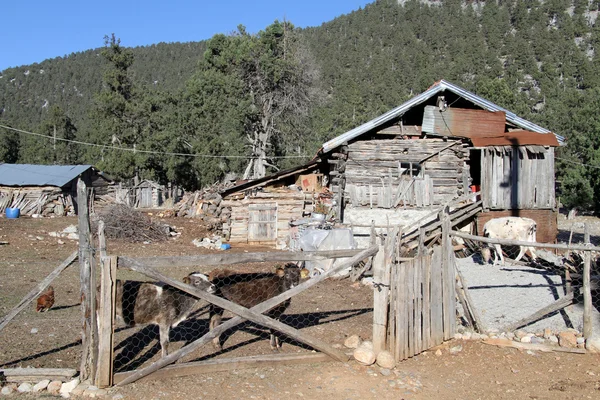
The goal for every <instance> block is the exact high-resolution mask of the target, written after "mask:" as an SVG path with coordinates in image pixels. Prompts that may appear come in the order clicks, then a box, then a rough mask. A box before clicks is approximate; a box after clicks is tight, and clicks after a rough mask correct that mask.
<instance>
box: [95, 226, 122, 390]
mask: <svg viewBox="0 0 600 400" xmlns="http://www.w3.org/2000/svg"><path fill="white" fill-rule="evenodd" d="M100 222H102V221H100ZM100 265H101V278H100V279H101V284H100V299H99V301H100V307H99V309H98V367H97V369H96V376H95V381H94V384H95V385H96V386H98V387H100V388H103V387H108V386H111V385H112V383H113V382H112V378H113V355H114V350H113V349H114V346H113V335H114V326H115V310H116V304H115V299H116V290H117V257H106V256H104V257H102V258H101V259H100Z"/></svg>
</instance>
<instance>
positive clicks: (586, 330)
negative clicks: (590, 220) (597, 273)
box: [583, 223, 593, 340]
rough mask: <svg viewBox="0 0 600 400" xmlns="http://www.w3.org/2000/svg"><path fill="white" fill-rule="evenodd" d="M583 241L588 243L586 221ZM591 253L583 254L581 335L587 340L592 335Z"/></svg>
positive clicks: (588, 232) (588, 234) (588, 230)
mask: <svg viewBox="0 0 600 400" xmlns="http://www.w3.org/2000/svg"><path fill="white" fill-rule="evenodd" d="M583 241H584V243H585V244H587V245H589V244H590V227H589V225H588V224H587V223H586V224H585V225H584V228H583ZM591 265H592V254H591V252H589V251H586V252H585V253H584V255H583V337H584V338H585V339H586V340H587V339H589V338H591V337H592V307H593V304H592V292H591V289H590V275H591Z"/></svg>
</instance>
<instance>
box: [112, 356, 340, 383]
mask: <svg viewBox="0 0 600 400" xmlns="http://www.w3.org/2000/svg"><path fill="white" fill-rule="evenodd" d="M346 354H347V355H348V356H349V357H351V356H352V352H349V353H346ZM330 361H335V360H334V359H333V358H331V357H329V356H328V355H327V354H324V353H300V354H298V353H289V354H285V353H280V354H267V355H260V356H248V357H235V358H226V359H217V360H207V361H197V362H188V363H183V364H174V365H169V366H167V367H165V368H163V369H161V370H158V371H156V372H155V373H153V374H152V379H165V378H175V377H181V376H187V375H198V374H208V373H212V372H222V371H232V370H238V369H244V368H262V367H275V366H279V365H294V364H312V363H319V362H330ZM134 373H135V371H127V372H119V373H116V374H115V384H117V385H118V384H120V383H121V382H123V381H124V380H125V379H127V378H129V377H130V376H131V375H133V374H134ZM147 379H148V377H146V378H145V379H142V380H141V382H144V381H146V380H147Z"/></svg>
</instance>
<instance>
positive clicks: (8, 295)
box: [0, 217, 600, 399]
mask: <svg viewBox="0 0 600 400" xmlns="http://www.w3.org/2000/svg"><path fill="white" fill-rule="evenodd" d="M585 218H586V219H587V218H589V217H585ZM164 221H165V222H167V223H169V224H170V225H172V226H175V227H177V229H178V231H180V232H182V235H181V236H180V237H179V238H177V239H172V240H168V241H166V242H162V243H151V244H131V243H126V242H122V241H116V240H112V241H110V240H109V242H108V252H109V254H115V255H129V256H159V255H190V254H203V253H209V252H212V251H210V250H206V249H198V248H196V247H194V246H193V245H192V244H191V241H192V239H194V238H202V237H205V236H207V232H206V231H205V229H204V228H203V227H202V226H200V225H199V224H198V223H197V222H196V221H192V220H189V219H179V218H170V219H165V220H164ZM560 222H561V220H559V223H560ZM562 222H563V223H565V224H566V223H567V222H566V221H564V218H563V219H562ZM581 222H583V217H582V220H581V221H576V222H573V221H569V223H570V224H571V225H573V224H574V230H575V232H579V231H580V233H582V232H583V225H582V224H581ZM591 222H594V223H595V224H596V226H600V224H598V223H597V220H594V221H591ZM76 223H77V221H76V219H75V218H56V219H31V218H20V219H17V220H7V219H5V218H0V241H6V242H9V244H7V245H0V315H5V314H6V313H7V312H8V311H9V310H10V309H11V308H12V307H14V306H15V305H16V304H17V303H18V302H19V301H20V299H21V298H22V297H23V296H24V295H25V294H26V293H27V292H28V291H29V290H31V288H32V287H34V286H35V284H36V283H37V282H39V281H40V279H41V278H43V277H44V276H46V275H47V274H48V273H50V272H51V271H52V270H53V269H54V268H55V267H56V266H57V265H58V264H59V263H60V262H61V261H62V260H64V259H65V258H66V257H67V256H68V255H69V254H70V253H71V252H72V251H74V250H76V249H77V242H76V241H71V240H68V239H61V241H62V242H64V243H63V244H59V239H57V238H53V237H50V236H49V235H48V232H51V231H60V230H62V229H64V228H65V227H66V226H68V225H70V224H76ZM578 223H579V225H577V224H578ZM571 225H569V228H570V226H571ZM567 229H568V228H567ZM592 234H593V235H599V234H600V229H598V232H594V231H592ZM267 250H268V249H265V248H262V249H261V248H256V247H242V246H233V248H232V249H231V250H229V251H231V252H238V251H240V252H241V251H267ZM273 267H274V266H273V265H270V264H269V265H265V264H247V265H243V266H240V267H239V268H240V269H241V270H242V271H244V272H254V271H269V270H272V269H273ZM192 270H193V269H185V268H165V269H161V271H163V272H165V273H166V274H167V275H169V276H173V277H176V278H177V279H181V278H182V277H183V276H185V275H186V274H187V273H189V272H191V271H192ZM119 277H122V278H127V279H140V280H143V277H141V276H132V275H131V273H123V274H122V275H119ZM78 282H79V272H78V267H77V265H74V266H72V267H70V268H68V269H67V270H66V271H65V272H64V273H63V274H62V275H61V277H59V278H58V279H57V280H56V281H55V282H54V286H55V290H56V304H55V306H54V307H53V308H52V309H51V310H50V311H48V312H46V313H41V314H37V313H35V311H34V309H33V305H32V306H30V307H28V308H27V309H26V310H25V311H24V312H23V313H22V314H21V315H19V316H18V317H17V318H16V319H15V320H13V321H12V322H11V323H10V324H9V325H8V326H7V327H6V328H5V329H4V330H3V331H1V332H0V368H2V367H7V366H10V367H15V366H23V367H25V366H35V367H53V368H57V367H70V368H77V366H78V356H79V352H80V346H79V344H78V340H79V326H80V316H79V304H78V303H79V301H78V298H79V287H78V286H79V285H78ZM226 317H227V314H226ZM206 318H207V316H206V314H201V313H200V314H198V315H197V316H196V318H195V319H194V320H192V321H191V322H189V323H185V324H183V326H182V327H181V328H178V329H175V330H174V331H173V332H172V335H171V347H170V350H173V349H176V348H179V347H180V346H182V345H183V344H185V343H186V342H188V341H190V340H193V339H194V338H197V337H199V336H201V335H202V334H203V332H204V331H205V329H206ZM282 321H283V322H285V323H287V324H290V325H292V326H294V327H296V328H299V329H302V331H305V332H307V333H310V334H312V335H314V336H317V337H319V338H321V339H323V340H326V341H327V342H328V343H330V344H336V345H339V344H342V343H343V341H344V339H345V338H346V337H347V336H348V335H352V334H359V335H361V336H362V337H363V338H367V339H368V338H370V336H371V321H372V289H370V288H368V287H365V286H360V285H352V284H351V282H349V281H347V280H342V281H327V282H325V283H323V284H319V285H317V286H315V287H314V288H312V289H310V290H309V291H307V292H305V293H303V294H301V295H300V296H299V297H294V299H293V301H292V305H291V306H290V308H289V309H288V310H287V311H286V315H285V316H284V318H282ZM155 335H156V332H155V331H154V330H153V328H142V329H136V328H134V329H120V330H118V332H117V334H116V338H115V345H116V347H117V361H119V362H118V363H117V365H116V366H115V367H116V369H117V370H129V369H131V368H135V367H138V366H140V365H144V366H145V365H148V364H149V363H150V362H152V361H153V360H156V359H157V358H158V357H159V354H160V348H159V347H158V346H157V345H155V344H156V340H155ZM128 338H129V340H128ZM131 338H137V339H136V340H135V341H132V340H131ZM282 351H283V352H294V353H298V352H308V351H310V350H309V349H305V348H304V347H303V346H301V345H299V344H298V343H293V342H291V341H289V340H287V341H286V342H284V345H283V348H282ZM128 352H129V353H128ZM261 354H271V351H270V348H269V345H268V335H267V334H266V332H264V330H262V329H260V328H257V327H254V326H251V325H246V326H244V327H243V328H242V329H241V330H238V331H235V332H230V333H229V334H228V335H225V344H224V350H223V352H220V353H215V352H214V349H212V348H211V347H210V346H205V347H203V348H202V349H200V350H198V351H197V352H194V353H193V354H192V355H191V356H190V357H188V358H187V359H186V361H190V360H203V359H207V358H210V357H218V358H228V357H238V356H247V355H261ZM119 357H121V358H120V359H119ZM116 395H121V396H123V398H125V399H180V398H190V397H192V398H197V399H248V398H250V399H283V398H285V399H287V398H299V399H321V398H331V399H359V398H380V399H459V398H461V399H508V398H510V399H515V398H516V399H585V398H590V399H595V398H600V356H598V355H591V354H586V355H578V354H566V353H539V352H523V351H519V350H515V349H506V348H502V349H501V348H496V347H493V346H489V345H485V344H482V343H480V342H465V341H450V342H447V343H446V344H444V345H443V346H442V348H441V349H440V352H438V354H436V353H435V352H434V351H428V352H425V353H423V354H421V355H418V356H416V357H414V358H412V359H410V360H407V361H404V362H402V363H400V364H399V365H398V366H397V367H396V368H395V369H394V370H391V371H390V370H381V369H380V368H379V367H376V366H371V367H366V366H362V365H359V364H358V363H356V362H354V361H351V362H349V363H336V362H330V363H320V364H304V365H290V366H281V367H276V368H260V369H256V368H252V369H240V370H235V371H230V372H218V373H209V374H202V375H196V376H187V377H180V378H171V379H168V380H167V379H165V380H153V379H149V380H146V381H140V382H137V383H134V384H131V385H128V386H126V387H123V388H114V389H111V391H110V392H109V398H111V397H112V396H116ZM45 396H48V395H45ZM117 397H119V396H117ZM22 398H25V397H22Z"/></svg>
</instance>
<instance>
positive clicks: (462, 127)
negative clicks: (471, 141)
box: [422, 106, 506, 138]
mask: <svg viewBox="0 0 600 400" xmlns="http://www.w3.org/2000/svg"><path fill="white" fill-rule="evenodd" d="M505 127H506V114H505V113H504V112H503V111H488V110H474V109H467V108H446V109H445V111H443V112H440V111H439V109H438V108H437V107H435V106H425V110H424V111H423V126H422V130H423V132H429V133H437V134H439V135H444V136H459V137H466V138H472V137H477V136H501V135H503V134H504V130H505Z"/></svg>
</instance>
